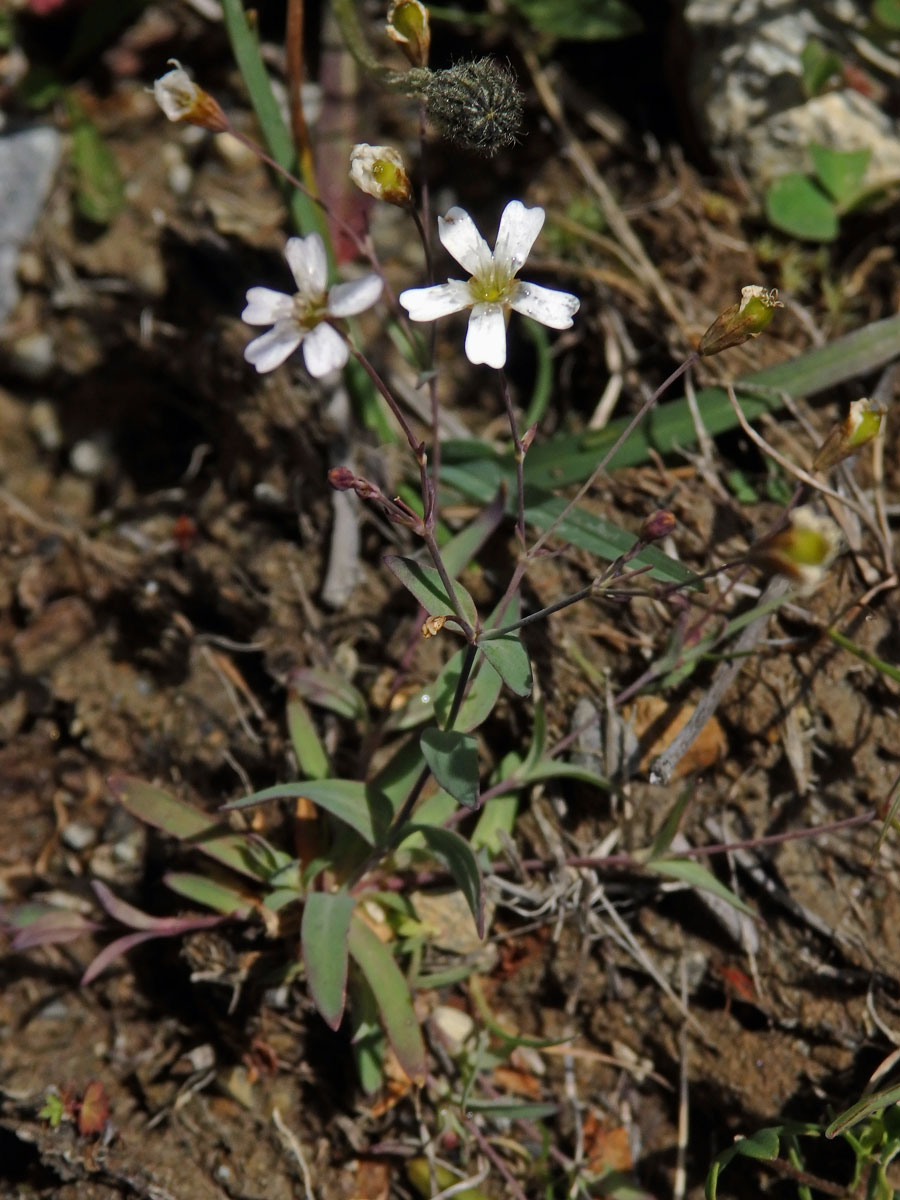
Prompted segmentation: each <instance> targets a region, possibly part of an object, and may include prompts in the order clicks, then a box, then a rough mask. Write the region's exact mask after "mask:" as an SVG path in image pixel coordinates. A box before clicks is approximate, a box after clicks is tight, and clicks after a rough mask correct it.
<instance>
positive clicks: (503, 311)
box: [400, 200, 580, 370]
mask: <svg viewBox="0 0 900 1200" xmlns="http://www.w3.org/2000/svg"><path fill="white" fill-rule="evenodd" d="M543 224H544V210H543V209H542V208H538V207H535V208H526V207H525V205H524V204H522V202H521V201H520V200H511V201H510V203H509V204H507V206H506V208H505V209H504V210H503V216H502V217H501V218H500V229H499V231H498V233H497V241H496V244H495V246H494V251H493V253H491V251H490V249H489V247H488V244H487V242H486V241H485V240H484V238H483V237H482V236H481V234H480V233H479V232H478V230H477V228H476V226H475V222H474V221H473V220H472V218H471V217H470V216H469V214H468V213H467V212H465V211H464V210H463V209H461V208H451V209H450V211H449V212H448V213H447V215H446V217H439V218H438V231H439V235H440V239H441V242H442V243H443V245H444V248H445V249H446V250H447V251H449V253H450V254H452V255H453V257H454V258H455V259H456V261H457V262H458V263H459V265H460V266H461V267H464V268H465V269H466V270H467V271H468V272H469V273H470V276H471V277H470V278H469V280H468V281H467V282H465V283H464V282H463V281H462V280H461V279H448V280H447V282H446V283H440V284H437V285H435V286H434V287H426V288H410V289H408V290H407V291H405V292H401V294H400V303H401V304H402V305H403V307H404V308H405V309H406V311H407V312H408V313H409V315H410V318H411V319H412V320H413V321H436V320H437V319H438V317H446V316H449V315H450V314H451V313H456V312H462V311H463V309H466V308H470V309H471V310H472V312H471V315H470V316H469V328H468V332H467V333H466V357H467V358H468V360H469V362H471V363H475V364H478V363H484V364H486V365H487V366H489V367H495V368H496V369H497V370H500V369H501V368H502V367H503V366H504V365H505V364H506V318H507V315H508V313H509V310H510V309H515V310H516V312H520V313H524V315H525V316H526V317H532V318H533V319H534V320H535V321H539V322H540V323H541V324H542V325H547V326H549V327H550V328H551V329H569V328H571V325H572V318H573V317H574V316H575V313H577V312H578V308H579V305H580V301H579V300H578V298H577V297H576V296H572V295H570V294H569V293H568V292H560V291H556V290H555V289H553V288H546V287H540V286H539V285H538V284H536V283H525V282H523V281H522V280H520V279H516V275H517V274H518V272H519V270H520V269H521V267H522V266H523V265H524V263H525V260H526V259H527V258H528V255H529V254H530V252H531V247H532V246H533V245H534V242H535V239H536V238H537V236H538V234H539V233H540V231H541V226H542V225H543Z"/></svg>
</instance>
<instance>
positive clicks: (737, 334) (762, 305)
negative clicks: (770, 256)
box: [697, 284, 784, 356]
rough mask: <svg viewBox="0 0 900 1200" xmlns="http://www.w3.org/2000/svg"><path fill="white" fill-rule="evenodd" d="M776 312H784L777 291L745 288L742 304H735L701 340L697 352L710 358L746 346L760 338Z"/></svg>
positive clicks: (716, 320) (750, 285)
mask: <svg viewBox="0 0 900 1200" xmlns="http://www.w3.org/2000/svg"><path fill="white" fill-rule="evenodd" d="M776 308H784V305H783V304H782V303H781V301H780V300H779V299H778V292H777V290H776V289H775V288H771V289H769V288H764V287H760V286H759V284H749V285H748V286H747V287H743V288H741V302H740V304H732V305H731V307H730V308H726V309H725V311H724V312H721V313H719V315H718V316H717V317H716V319H715V320H714V321H713V323H712V325H710V327H709V329H707V331H706V333H704V335H703V337H702V338H701V339H700V345H699V346H698V347H697V350H698V352H699V353H700V354H702V355H704V356H708V355H710V354H718V353H720V351H722V350H729V349H730V348H731V347H732V346H740V345H743V343H744V342H746V341H747V340H748V339H749V338H752V337H759V335H760V334H761V333H762V331H763V330H764V329H765V328H766V327H767V326H768V325H769V323H770V322H771V320H772V318H773V317H774V316H775V309H776Z"/></svg>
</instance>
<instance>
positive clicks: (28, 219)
mask: <svg viewBox="0 0 900 1200" xmlns="http://www.w3.org/2000/svg"><path fill="white" fill-rule="evenodd" d="M61 145H62V139H61V138H60V135H59V133H58V132H57V131H56V130H55V129H53V128H52V127H51V126H49V125H41V126H37V127H36V128H33V129H21V130H18V131H14V132H9V133H6V132H4V133H2V134H0V324H2V323H3V322H4V321H5V320H6V319H7V317H8V316H9V314H10V313H11V312H12V310H13V308H14V307H15V305H16V303H17V302H18V299H19V288H18V284H17V283H16V269H17V266H18V262H19V251H20V249H21V247H22V243H23V242H24V241H25V240H26V239H27V238H28V237H29V235H30V234H31V231H32V230H33V229H34V226H35V223H36V222H37V219H38V216H39V215H40V212H41V209H42V208H43V205H44V201H45V200H46V199H47V193H48V192H49V191H50V185H51V184H52V182H53V176H54V173H55V171H56V167H57V164H58V163H59V156H60V150H61Z"/></svg>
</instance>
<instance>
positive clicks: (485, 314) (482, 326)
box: [466, 304, 506, 370]
mask: <svg viewBox="0 0 900 1200" xmlns="http://www.w3.org/2000/svg"><path fill="white" fill-rule="evenodd" d="M466 358H467V359H468V360H469V362H470V363H476V364H477V363H485V364H486V365H487V366H489V367H496V368H497V370H499V369H500V368H501V367H502V366H503V365H504V364H505V363H506V319H505V317H504V315H503V305H502V304H476V305H475V307H474V308H473V309H472V315H471V316H470V317H469V328H468V330H467V331H466Z"/></svg>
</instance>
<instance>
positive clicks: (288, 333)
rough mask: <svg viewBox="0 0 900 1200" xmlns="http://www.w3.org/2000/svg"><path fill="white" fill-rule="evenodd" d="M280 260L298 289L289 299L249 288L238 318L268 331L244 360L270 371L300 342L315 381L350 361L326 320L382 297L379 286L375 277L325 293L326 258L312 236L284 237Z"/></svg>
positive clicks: (269, 290) (357, 310) (342, 342)
mask: <svg viewBox="0 0 900 1200" xmlns="http://www.w3.org/2000/svg"><path fill="white" fill-rule="evenodd" d="M284 256H285V258H286V259H287V262H288V266H289V267H290V268H291V274H292V275H293V276H294V282H295V283H296V284H297V291H296V292H295V293H294V295H293V296H289V295H287V294H286V293H285V292H276V291H273V290H272V288H267V287H252V288H250V289H249V291H248V292H247V307H246V308H245V309H244V311H243V312H242V313H241V319H242V320H243V321H246V322H247V324H248V325H271V326H272V328H271V329H270V330H269V331H268V333H264V334H261V335H260V337H258V338H254V339H253V341H252V342H250V343H249V344H248V346H247V347H246V349H245V350H244V358H245V359H246V360H247V362H248V363H250V364H251V365H252V366H254V367H256V369H257V371H259V372H260V374H262V373H263V372H265V371H274V370H275V368H276V367H280V366H281V364H282V363H283V362H284V361H285V359H286V358H288V357H289V356H290V355H291V354H293V353H294V351H295V350H296V349H297V347H298V346H299V345H300V343H301V342H302V343H303V361H304V362H305V363H306V369H307V371H309V373H310V375H313V376H315V377H316V378H317V379H318V378H320V377H321V376H322V375H327V374H328V373H329V372H330V371H336V370H338V369H339V368H340V367H342V366H344V364H345V363H346V361H347V359H348V358H349V357H350V352H349V350H348V349H347V343H346V341H345V340H344V338H343V337H342V336H341V334H339V333H338V331H337V330H336V329H335V328H334V327H333V326H332V325H330V324H329V323H328V322H329V320H330V319H335V318H341V317H353V316H356V314H357V313H361V312H364V311H365V309H367V308H371V307H372V305H373V304H374V303H375V301H376V300H377V299H378V297H379V296H380V295H381V287H382V283H381V280H380V279H379V277H378V276H377V275H365V276H363V278H362V279H355V280H353V282H352V283H336V284H335V285H334V286H333V287H332V288H331V289H328V260H327V259H326V257H325V246H324V243H323V242H322V239H321V237H320V236H319V234H317V233H311V234H310V235H309V236H308V237H305V238H300V237H293V238H289V239H288V243H287V245H286V246H285V250H284Z"/></svg>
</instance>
